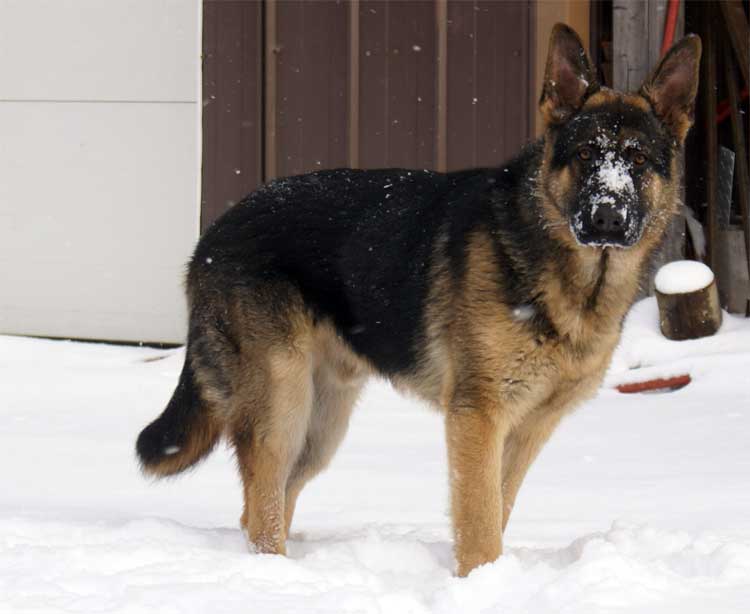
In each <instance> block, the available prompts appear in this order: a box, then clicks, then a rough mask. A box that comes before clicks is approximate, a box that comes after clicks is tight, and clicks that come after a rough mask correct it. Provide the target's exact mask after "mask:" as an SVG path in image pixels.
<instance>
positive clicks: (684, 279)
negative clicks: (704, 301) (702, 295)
mask: <svg viewBox="0 0 750 614" xmlns="http://www.w3.org/2000/svg"><path fill="white" fill-rule="evenodd" d="M713 280H714V273H713V271H712V270H711V269H709V268H708V267H707V266H706V265H705V264H703V263H702V262H697V261H695V260H676V261H674V262H669V263H667V264H665V265H664V266H663V267H661V268H660V269H659V271H658V272H657V274H656V277H655V278H654V286H655V287H656V289H657V290H658V291H659V292H661V293H662V294H684V293H686V292H697V291H698V290H703V288H706V287H708V286H710V285H711V283H712V282H713Z"/></svg>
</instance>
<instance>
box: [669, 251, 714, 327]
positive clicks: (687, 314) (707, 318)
mask: <svg viewBox="0 0 750 614" xmlns="http://www.w3.org/2000/svg"><path fill="white" fill-rule="evenodd" d="M655 286H656V301H657V303H658V305H659V326H660V328H661V332H662V334H663V335H664V336H665V337H666V338H667V339H673V340H675V341H682V340H685V339H697V338H699V337H707V336H709V335H713V334H714V333H715V332H716V331H717V330H719V327H720V326H721V306H720V305H719V293H718V291H717V289H716V279H715V278H714V274H713V271H711V269H709V268H708V267H707V266H706V265H705V264H702V263H700V262H694V261H692V260H678V261H676V262H670V263H669V264H665V265H664V266H663V267H661V269H659V272H658V273H657V274H656V279H655Z"/></svg>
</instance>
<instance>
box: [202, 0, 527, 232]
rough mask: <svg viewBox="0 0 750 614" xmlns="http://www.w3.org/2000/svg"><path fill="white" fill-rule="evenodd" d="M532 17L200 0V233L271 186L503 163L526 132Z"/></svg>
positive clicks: (415, 7)
mask: <svg viewBox="0 0 750 614" xmlns="http://www.w3.org/2000/svg"><path fill="white" fill-rule="evenodd" d="M532 12H533V3H532V2H531V1H519V2H510V1H505V0H500V1H497V0H496V1H489V0H487V1H462V0H447V1H446V0H414V1H392V2H385V1H383V0H350V1H343V0H341V1H335V0H330V1H311V0H307V1H304V0H301V1H281V0H278V1H277V0H266V1H259V0H204V4H203V14H204V23H203V191H202V206H203V208H202V218H201V224H202V227H203V228H205V227H206V226H207V225H208V224H209V223H210V222H211V221H212V220H213V219H215V218H216V217H217V216H218V215H220V214H221V213H222V212H223V211H225V210H226V209H227V208H228V207H230V206H231V205H232V204H234V203H235V202H237V200H239V199H240V198H242V196H244V195H245V194H247V193H248V192H250V191H251V190H252V189H253V188H255V187H256V186H257V185H259V184H260V183H262V182H263V181H267V180H269V179H272V178H274V177H279V176H284V175H292V174H297V173H302V172H306V171H310V170H315V169H321V168H335V167H342V166H352V167H359V168H377V167H392V166H401V167H414V168H430V169H438V170H452V169H458V168H465V167H469V166H482V165H497V164H500V163H501V162H502V161H503V160H505V159H506V158H508V157H509V156H511V155H512V154H513V153H514V152H516V151H517V150H518V148H519V147H520V146H521V145H522V144H523V143H525V142H526V141H527V140H528V139H529V138H530V135H531V134H532V125H531V124H532V121H533V116H532V114H531V110H532V105H531V100H532V95H533V83H532V73H533V70H532V68H533V67H532V58H531V53H532V49H533V40H532V27H531V25H532Z"/></svg>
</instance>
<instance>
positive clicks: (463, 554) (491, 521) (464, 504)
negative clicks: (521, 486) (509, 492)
mask: <svg viewBox="0 0 750 614" xmlns="http://www.w3.org/2000/svg"><path fill="white" fill-rule="evenodd" d="M507 431H508V427H507V424H506V420H504V419H503V416H502V414H501V412H500V411H498V408H496V407H491V408H486V409H485V408H471V409H468V408H466V407H464V406H461V407H453V408H451V409H450V410H449V411H448V413H447V416H446V438H447V445H448V464H449V468H450V484H451V509H452V514H453V530H454V535H455V552H456V561H457V563H458V570H457V571H458V575H459V576H465V575H467V574H468V573H469V572H470V571H471V570H472V569H474V568H475V567H477V566H478V565H482V564H483V563H489V562H491V561H494V560H495V559H496V558H497V557H498V556H500V554H502V519H503V514H502V489H501V476H502V458H503V442H504V440H505V436H506V434H507Z"/></svg>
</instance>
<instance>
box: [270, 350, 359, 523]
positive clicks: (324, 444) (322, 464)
mask: <svg viewBox="0 0 750 614" xmlns="http://www.w3.org/2000/svg"><path fill="white" fill-rule="evenodd" d="M313 382H314V389H315V399H314V402H313V406H312V414H311V416H310V425H309V427H308V429H307V434H306V437H305V444H304V447H303V448H302V451H301V453H300V455H299V457H298V458H297V461H296V462H295V464H294V468H293V469H292V473H291V475H290V476H289V481H288V483H287V487H286V510H285V511H286V513H285V519H284V526H285V529H286V533H287V535H288V534H289V529H290V527H291V524H292V517H293V516H294V508H295V505H296V503H297V497H298V496H299V494H300V492H302V489H303V488H304V486H305V484H306V483H307V482H308V481H310V480H311V479H312V478H314V477H315V476H316V475H317V474H318V473H320V472H321V471H323V469H325V468H326V467H327V466H328V463H330V462H331V459H332V458H333V455H334V454H335V453H336V450H337V449H338V447H339V444H340V443H341V441H342V440H343V439H344V435H346V431H347V428H348V426H349V418H350V416H351V413H352V409H353V407H354V404H355V403H356V401H357V398H358V397H359V394H360V392H361V390H362V387H363V385H364V377H362V376H355V377H352V378H349V379H341V378H340V377H337V375H336V373H335V372H333V369H332V367H331V366H330V365H328V364H322V365H319V366H318V367H317V368H316V369H315V372H314V375H313Z"/></svg>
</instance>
